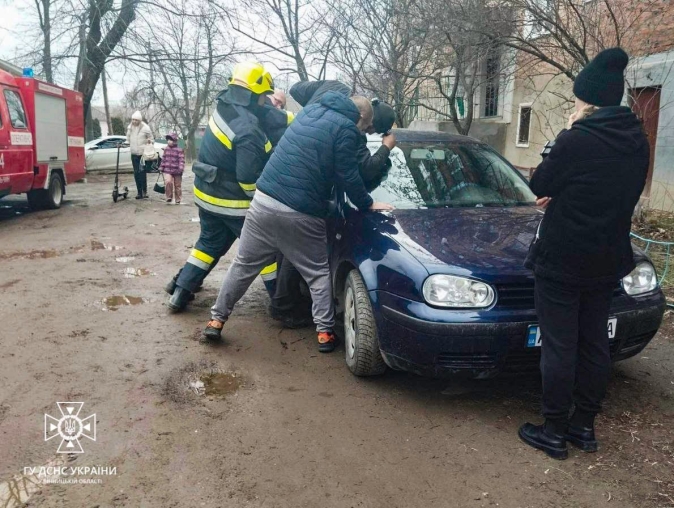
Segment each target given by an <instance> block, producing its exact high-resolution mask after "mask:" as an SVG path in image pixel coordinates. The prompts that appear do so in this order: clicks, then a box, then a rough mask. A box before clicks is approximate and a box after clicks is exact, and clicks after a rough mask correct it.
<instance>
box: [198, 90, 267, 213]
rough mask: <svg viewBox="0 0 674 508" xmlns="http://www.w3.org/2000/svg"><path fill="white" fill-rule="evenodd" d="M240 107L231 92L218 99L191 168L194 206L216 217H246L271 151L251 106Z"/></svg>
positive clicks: (238, 101) (240, 104) (224, 93)
mask: <svg viewBox="0 0 674 508" xmlns="http://www.w3.org/2000/svg"><path fill="white" fill-rule="evenodd" d="M249 103H250V102H248V104H249ZM244 104H246V103H245V102H244V101H241V100H238V99H237V97H236V95H235V94H232V93H231V90H226V91H224V92H222V93H221V94H220V95H219V96H218V98H217V100H216V106H215V109H214V110H213V115H212V116H211V118H210V120H209V122H208V127H207V128H206V132H205V134H204V138H203V140H202V143H201V148H200V149H199V157H198V161H197V162H196V163H195V164H194V166H193V168H192V170H193V172H194V176H195V178H194V202H195V204H196V205H197V206H198V207H199V208H201V209H203V210H205V211H207V212H211V213H214V214H217V215H223V216H229V217H244V216H245V215H246V212H247V210H248V207H249V206H250V201H251V199H252V198H253V195H254V193H255V188H256V187H255V182H257V179H258V177H259V176H260V174H261V173H262V169H263V168H264V165H265V164H266V162H267V159H268V158H269V153H270V152H271V149H272V145H271V142H270V141H269V140H268V139H267V136H266V135H265V133H264V132H263V131H262V128H261V126H260V122H259V120H258V117H257V116H256V115H255V113H254V110H253V108H254V106H253V107H250V106H247V105H244Z"/></svg>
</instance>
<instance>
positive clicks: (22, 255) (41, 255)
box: [0, 249, 59, 260]
mask: <svg viewBox="0 0 674 508" xmlns="http://www.w3.org/2000/svg"><path fill="white" fill-rule="evenodd" d="M58 255H59V252H58V251H57V250H53V249H52V250H28V251H19V252H6V253H1V254H0V259H3V260H11V259H48V258H55V257H57V256H58Z"/></svg>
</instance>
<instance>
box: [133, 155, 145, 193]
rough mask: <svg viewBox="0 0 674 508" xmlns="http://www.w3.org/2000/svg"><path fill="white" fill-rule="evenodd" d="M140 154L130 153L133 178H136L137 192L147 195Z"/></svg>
mask: <svg viewBox="0 0 674 508" xmlns="http://www.w3.org/2000/svg"><path fill="white" fill-rule="evenodd" d="M140 160H141V156H140V155H135V154H131V164H133V178H134V180H136V190H137V191H138V194H141V195H147V174H146V173H145V168H144V167H143V165H142V164H141V163H140Z"/></svg>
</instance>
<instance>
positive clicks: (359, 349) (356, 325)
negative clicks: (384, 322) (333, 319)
mask: <svg viewBox="0 0 674 508" xmlns="http://www.w3.org/2000/svg"><path fill="white" fill-rule="evenodd" d="M344 349H345V350H346V354H345V356H346V365H347V366H348V367H349V370H350V371H351V373H352V374H354V375H356V376H376V375H379V374H383V373H384V372H385V371H386V364H385V363H384V359H383V358H382V356H381V351H380V350H379V339H378V337H377V324H376V323H375V320H374V316H373V315H372V305H371V304H370V295H369V294H368V292H367V289H366V287H365V284H364V283H363V279H362V278H361V276H360V273H358V270H351V273H349V276H348V277H347V279H346V289H345V291H344Z"/></svg>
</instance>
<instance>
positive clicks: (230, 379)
mask: <svg viewBox="0 0 674 508" xmlns="http://www.w3.org/2000/svg"><path fill="white" fill-rule="evenodd" d="M242 384H243V382H242V380H241V378H240V377H239V376H237V375H236V374H232V373H227V372H208V373H206V374H202V375H201V377H200V378H199V379H195V380H191V381H189V383H188V386H189V387H190V389H191V390H192V391H193V392H194V393H196V394H197V395H206V396H207V397H219V398H224V397H227V395H231V394H232V393H235V392H236V391H238V389H239V388H240V387H241V385H242Z"/></svg>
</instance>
